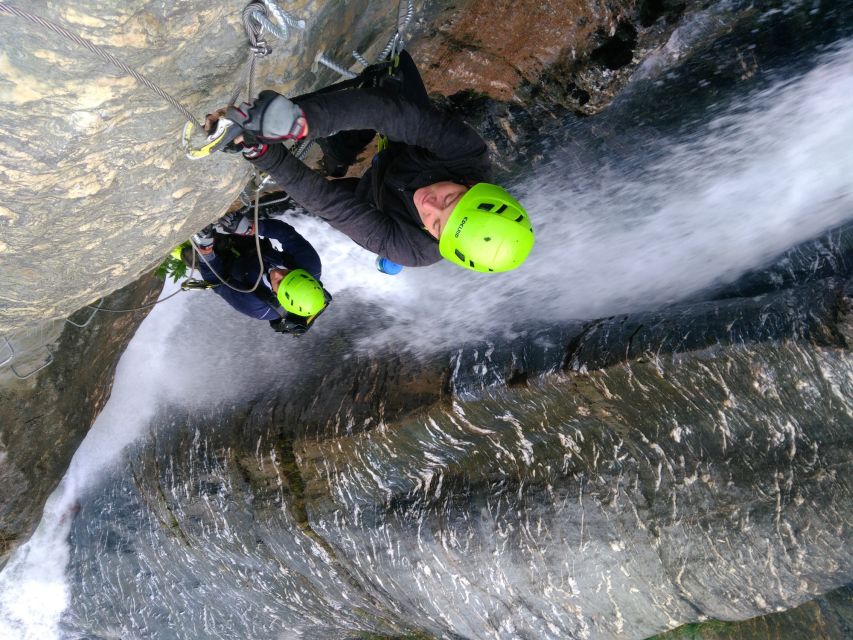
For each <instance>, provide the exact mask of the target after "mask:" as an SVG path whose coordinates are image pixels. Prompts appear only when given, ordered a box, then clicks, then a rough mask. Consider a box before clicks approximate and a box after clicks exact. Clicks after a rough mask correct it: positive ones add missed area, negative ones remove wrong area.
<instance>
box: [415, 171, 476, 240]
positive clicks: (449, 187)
mask: <svg viewBox="0 0 853 640" xmlns="http://www.w3.org/2000/svg"><path fill="white" fill-rule="evenodd" d="M466 191H468V187H466V186H464V185H461V184H457V183H455V182H436V183H433V184H430V185H427V186H425V187H421V188H420V189H418V190H417V191H415V196H414V200H415V208H416V209H417V210H418V214H419V215H420V216H421V222H423V225H424V228H425V229H426V230H427V231H428V232H429V234H430V235H431V236H432V237H433V238H436V239H438V238H439V237H440V236H441V232H442V231H443V230H444V225H446V224H447V219H448V218H449V217H450V214H451V213H452V212H453V208H454V207H455V206H456V203H457V202H459V199H460V198H461V197H462V196H464V195H465V192H466Z"/></svg>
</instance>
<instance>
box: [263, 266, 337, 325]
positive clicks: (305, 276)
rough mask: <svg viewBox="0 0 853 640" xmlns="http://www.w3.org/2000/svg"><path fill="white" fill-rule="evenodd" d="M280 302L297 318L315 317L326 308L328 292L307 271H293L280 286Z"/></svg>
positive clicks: (277, 294) (278, 295) (278, 294)
mask: <svg viewBox="0 0 853 640" xmlns="http://www.w3.org/2000/svg"><path fill="white" fill-rule="evenodd" d="M276 296H277V297H278V301H279V303H280V304H281V306H282V307H284V308H285V310H286V311H289V312H290V313H293V314H296V315H297V316H304V317H310V316H315V315H317V314H318V313H320V312H321V311H322V310H323V309H325V308H326V304H328V303H327V302H326V292H325V290H324V289H323V285H321V284H320V283H319V282H318V281H317V279H316V278H315V277H313V276H312V275H311V274H310V273H308V272H307V271H305V269H293V270H292V271H290V272H289V273H288V274H287V275H286V276H284V278H283V279H282V281H281V282H280V283H279V285H278V292H277V293H276Z"/></svg>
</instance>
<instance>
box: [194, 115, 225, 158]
mask: <svg viewBox="0 0 853 640" xmlns="http://www.w3.org/2000/svg"><path fill="white" fill-rule="evenodd" d="M232 125H234V121H233V120H229V119H228V118H219V120H218V121H217V122H216V129H215V130H214V132H213V133H211V134H210V135H209V136H207V139H206V140H205V143H204V144H203V145H202V146H201V147H193V146H192V143H191V142H190V138H191V137H192V134H193V131H194V130H195V125H194V124H193V123H192V122H187V123H186V124H185V125H184V131H183V133H182V134H181V146H182V147H183V149H184V153H185V154H186V156H187V158H189V159H190V160H199V159H201V158H206V157H207V156H209V155H210V154H211V153H213V152H214V151H218V150H219V149H221V148H222V147H224V146H225V145H226V144H228V143H229V142H231V140H229V139H228V134H229V130H230V129H231V127H232Z"/></svg>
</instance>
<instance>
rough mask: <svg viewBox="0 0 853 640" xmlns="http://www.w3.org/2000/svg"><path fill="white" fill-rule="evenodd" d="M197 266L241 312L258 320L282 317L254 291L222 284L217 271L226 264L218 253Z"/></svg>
mask: <svg viewBox="0 0 853 640" xmlns="http://www.w3.org/2000/svg"><path fill="white" fill-rule="evenodd" d="M288 226H289V225H288ZM294 233H295V232H294ZM196 266H197V268H198V270H199V273H201V276H202V278H204V279H205V280H206V281H207V282H212V283H215V284H217V285H218V286H217V287H216V288H214V289H213V291H214V292H215V293H216V294H217V295H218V296H219V297H220V298H222V299H223V300H225V302H227V303H228V304H229V305H230V306H232V307H233V308H234V309H236V310H237V311H239V312H240V313H243V314H245V315H247V316H249V317H252V318H257V319H258V320H275V319H276V318H279V317H280V316H279V315H278V313H277V312H276V311H275V309H272V308H271V307H270V306H269V305H268V304H266V303H265V302H263V301H262V300H261V299H260V298H258V297H257V296H256V295H254V294H252V293H241V292H239V291H234V290H233V289H229V288H228V287H227V286H226V285H224V284H222V282H221V281H220V280H219V278H217V277H216V273H218V274H220V275H222V271H223V269H224V268H225V265H224V264H223V262H222V260H221V259H220V258H219V256H217V255H216V254H213V255H211V256H208V257H207V259H203V260H199V261H198V263H197V265H196ZM211 267H213V269H216V273H214V272H213V270H212V269H211ZM259 286H262V285H259Z"/></svg>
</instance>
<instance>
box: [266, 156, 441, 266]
mask: <svg viewBox="0 0 853 640" xmlns="http://www.w3.org/2000/svg"><path fill="white" fill-rule="evenodd" d="M250 162H253V163H254V164H255V165H256V166H257V167H258V168H259V169H261V170H262V171H266V172H267V173H269V174H270V176H272V178H273V180H275V182H276V184H277V185H278V186H279V187H281V188H282V189H283V190H284V191H285V192H286V193H287V194H288V195H289V196H290V197H291V198H293V199H294V200H295V201H296V202H297V203H299V205H301V206H302V207H304V208H305V209H306V210H308V211H310V212H311V213H313V214H314V215H317V216H319V217H321V218H323V219H324V220H326V221H327V222H328V223H329V224H330V225H332V227H334V228H335V229H337V230H338V231H340V232H342V233H344V234H346V235H348V236H349V237H350V238H352V239H353V240H354V241H355V242H356V243H357V244H359V245H361V246H362V247H364V248H365V249H367V250H368V251H372V252H373V253H375V254H377V255H381V256H385V257H386V258H390V259H391V260H393V261H394V262H397V263H398V264H401V265H404V266H407V267H420V266H425V265H429V264H433V263H435V262H438V261H439V260H440V259H441V257H440V256H439V253H438V249H437V246H436V242H435V241H434V240H433V239H432V238H431V237H430V236H428V235H427V234H426V233H420V232H418V230H417V229H415V228H414V227H413V226H411V225H408V226H405V227H404V225H403V224H402V223H400V222H398V221H397V220H395V219H394V218H392V217H390V216H388V215H386V214H384V213H383V212H382V211H380V210H379V209H377V208H376V207H374V206H373V205H372V204H371V203H369V202H366V201H364V200H362V199H360V198H359V197H357V196H356V195H355V193H354V192H353V191H352V190H351V189H349V188H347V187H346V186H344V185H343V184H341V183H339V182H335V181H329V180H326V178H324V177H323V176H321V175H320V174H319V173H317V172H316V171H313V170H311V169H309V168H308V167H307V166H305V165H304V164H303V163H302V162H301V161H299V160H297V159H296V158H295V157H293V155H291V154H290V153H288V151H287V149H285V148H284V147H283V146H282V145H280V144H273V145H270V146H269V148H268V149H267V151H266V153H264V154H263V155H262V156H261V157H260V158H257V159H255V160H251V161H250Z"/></svg>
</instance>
